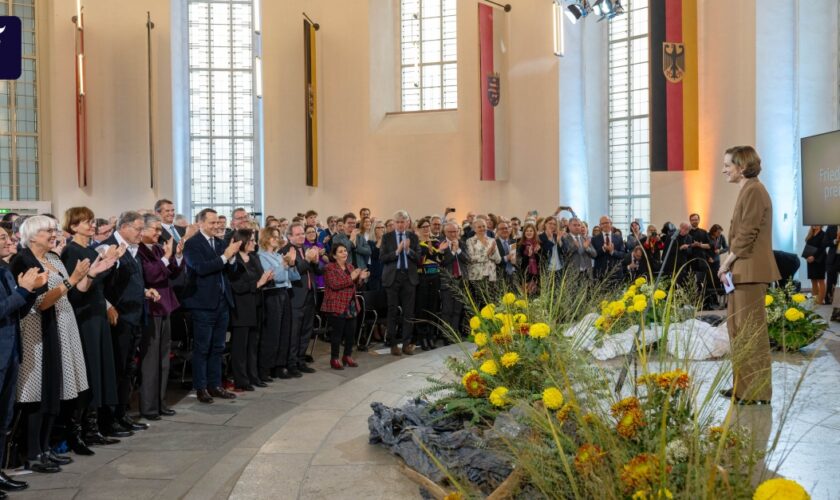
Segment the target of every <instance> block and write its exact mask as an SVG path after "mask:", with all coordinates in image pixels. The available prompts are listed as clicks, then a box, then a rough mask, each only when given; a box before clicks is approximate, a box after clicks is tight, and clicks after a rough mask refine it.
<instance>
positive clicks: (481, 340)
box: [473, 332, 487, 347]
mask: <svg viewBox="0 0 840 500" xmlns="http://www.w3.org/2000/svg"><path fill="white" fill-rule="evenodd" d="M473 342H475V345H477V346H478V347H484V346H486V345H487V334H486V333H481V332H479V333H476V334H475V335H474V336H473Z"/></svg>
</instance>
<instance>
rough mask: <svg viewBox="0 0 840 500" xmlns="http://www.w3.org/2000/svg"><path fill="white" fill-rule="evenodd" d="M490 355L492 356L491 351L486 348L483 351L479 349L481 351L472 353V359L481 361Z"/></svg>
mask: <svg viewBox="0 0 840 500" xmlns="http://www.w3.org/2000/svg"><path fill="white" fill-rule="evenodd" d="M489 354H490V350H489V349H487V348H486V347H485V348H483V349H479V350H477V351H475V352H474V353H472V357H473V359H481V358H483V357H485V356H487V355H489Z"/></svg>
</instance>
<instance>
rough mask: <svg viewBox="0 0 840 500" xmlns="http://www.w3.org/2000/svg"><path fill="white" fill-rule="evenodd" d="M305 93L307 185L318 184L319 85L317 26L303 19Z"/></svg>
mask: <svg viewBox="0 0 840 500" xmlns="http://www.w3.org/2000/svg"><path fill="white" fill-rule="evenodd" d="M303 59H304V80H305V86H304V95H305V96H306V104H305V110H306V185H307V186H313V187H315V186H317V185H318V91H317V89H318V85H317V79H316V78H315V76H316V75H315V26H314V25H313V24H312V23H310V22H309V20H307V19H304V20H303Z"/></svg>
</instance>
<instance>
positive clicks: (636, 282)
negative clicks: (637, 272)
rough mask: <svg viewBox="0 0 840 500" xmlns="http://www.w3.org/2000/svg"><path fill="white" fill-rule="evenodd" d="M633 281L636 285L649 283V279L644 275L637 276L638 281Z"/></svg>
mask: <svg viewBox="0 0 840 500" xmlns="http://www.w3.org/2000/svg"><path fill="white" fill-rule="evenodd" d="M633 283H635V284H636V286H642V285H644V284H645V283H647V279H645V277H644V276H640V277H638V278H636V281H634V282H633Z"/></svg>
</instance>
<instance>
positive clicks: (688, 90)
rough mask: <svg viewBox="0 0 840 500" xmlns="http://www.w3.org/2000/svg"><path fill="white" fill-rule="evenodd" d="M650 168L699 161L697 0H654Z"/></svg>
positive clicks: (677, 166) (667, 168) (671, 168)
mask: <svg viewBox="0 0 840 500" xmlns="http://www.w3.org/2000/svg"><path fill="white" fill-rule="evenodd" d="M649 11H650V12H649V15H650V168H651V170H654V171H682V170H696V169H697V168H698V167H699V165H698V163H699V120H698V89H697V85H698V78H697V77H698V74H697V73H698V72H697V69H698V67H697V0H651V2H650V4H649Z"/></svg>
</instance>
